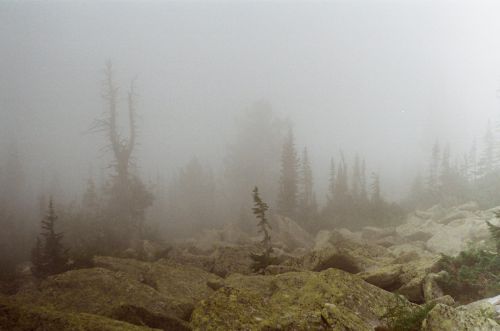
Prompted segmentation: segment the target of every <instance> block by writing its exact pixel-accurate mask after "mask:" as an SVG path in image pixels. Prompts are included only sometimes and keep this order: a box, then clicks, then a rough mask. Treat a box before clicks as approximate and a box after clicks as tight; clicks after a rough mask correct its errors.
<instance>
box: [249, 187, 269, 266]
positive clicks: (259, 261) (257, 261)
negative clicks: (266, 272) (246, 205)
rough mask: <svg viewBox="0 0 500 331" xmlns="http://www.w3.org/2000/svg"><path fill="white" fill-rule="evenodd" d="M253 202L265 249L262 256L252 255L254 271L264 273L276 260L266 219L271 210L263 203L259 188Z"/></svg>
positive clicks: (254, 194)
mask: <svg viewBox="0 0 500 331" xmlns="http://www.w3.org/2000/svg"><path fill="white" fill-rule="evenodd" d="M253 201H254V207H253V208H252V211H253V213H254V215H255V217H256V218H257V220H258V221H259V222H258V223H257V227H258V229H259V230H258V232H259V233H262V235H263V237H262V241H261V244H262V246H263V247H264V252H263V253H262V254H253V253H252V254H251V255H250V257H251V258H252V260H253V261H254V263H253V269H254V271H262V270H263V269H264V268H265V267H267V266H268V265H270V264H272V262H273V260H274V259H273V258H272V257H271V253H272V252H273V248H272V245H271V235H270V234H269V231H270V230H271V225H270V224H269V222H268V220H267V217H266V212H267V211H268V210H269V206H268V205H267V203H265V202H264V201H262V199H261V197H260V195H259V189H258V188H257V186H256V187H255V188H254V190H253Z"/></svg>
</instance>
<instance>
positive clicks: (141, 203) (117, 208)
mask: <svg viewBox="0 0 500 331" xmlns="http://www.w3.org/2000/svg"><path fill="white" fill-rule="evenodd" d="M104 76H105V77H104V78H105V79H104V83H103V94H102V97H103V99H104V102H105V104H106V110H105V112H104V114H103V118H101V119H98V120H96V121H95V123H94V127H93V129H94V131H99V132H103V133H104V134H105V137H106V139H107V141H108V145H107V148H108V149H109V150H110V151H111V152H112V155H113V161H112V163H111V166H112V167H113V169H114V171H115V172H114V174H113V175H112V176H111V178H110V180H109V182H108V183H107V186H106V191H107V193H108V196H109V200H108V203H107V214H108V215H107V216H106V219H107V222H108V228H107V230H106V235H107V236H109V242H110V245H111V246H112V248H111V250H120V249H123V248H124V247H126V246H128V245H130V244H131V240H133V239H139V238H141V237H142V235H143V225H144V224H143V223H144V213H145V209H146V208H148V207H149V206H151V205H152V203H153V195H152V194H151V192H149V190H148V189H147V188H146V186H145V185H144V184H143V183H142V181H141V179H140V178H139V176H138V174H137V173H136V171H132V170H133V169H134V168H133V167H134V165H135V164H134V163H133V162H132V160H133V152H134V150H135V147H136V140H137V121H136V97H137V95H136V92H135V86H134V82H135V80H132V83H131V84H130V89H129V91H128V92H127V115H128V137H127V138H125V137H123V136H122V135H121V133H120V132H119V128H118V120H117V119H118V91H119V88H118V86H117V85H116V83H115V80H114V72H113V68H112V65H111V62H108V63H107V64H106V68H105V70H104Z"/></svg>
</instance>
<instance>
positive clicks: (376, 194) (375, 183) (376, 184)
mask: <svg viewBox="0 0 500 331" xmlns="http://www.w3.org/2000/svg"><path fill="white" fill-rule="evenodd" d="M371 201H372V203H373V204H374V205H377V204H379V203H380V202H381V201H382V194H381V192H380V176H379V175H378V174H376V173H372V196H371Z"/></svg>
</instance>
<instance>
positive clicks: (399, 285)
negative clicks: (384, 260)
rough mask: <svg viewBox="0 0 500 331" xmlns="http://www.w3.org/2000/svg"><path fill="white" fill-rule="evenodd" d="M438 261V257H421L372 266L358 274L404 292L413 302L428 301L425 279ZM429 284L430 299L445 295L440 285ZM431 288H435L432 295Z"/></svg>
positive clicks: (382, 285)
mask: <svg viewBox="0 0 500 331" xmlns="http://www.w3.org/2000/svg"><path fill="white" fill-rule="evenodd" d="M437 262H438V259H437V258H421V259H418V260H414V261H411V262H408V263H405V264H388V265H385V266H381V267H378V268H372V269H370V270H368V271H364V272H361V273H359V274H358V275H359V276H360V277H361V278H362V279H364V280H365V281H366V282H368V283H370V284H373V285H375V286H378V287H380V288H383V289H384V290H387V291H394V292H397V293H399V294H402V295H404V296H405V297H406V298H407V299H408V300H410V301H412V302H415V303H423V302H424V301H427V300H424V293H425V289H424V286H425V284H426V283H425V280H426V279H427V277H428V275H429V274H430V273H431V272H432V271H435V270H436V266H437ZM430 281H431V280H429V282H430ZM427 285H428V293H427V294H428V300H431V299H434V298H437V297H440V296H442V295H443V293H442V292H438V289H439V287H431V285H432V284H427ZM436 286H437V284H436ZM431 289H432V290H435V293H432V297H431V293H430V291H431Z"/></svg>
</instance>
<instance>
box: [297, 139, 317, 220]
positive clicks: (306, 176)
mask: <svg viewBox="0 0 500 331" xmlns="http://www.w3.org/2000/svg"><path fill="white" fill-rule="evenodd" d="M313 185H314V184H313V173H312V168H311V163H310V161H309V155H308V153H307V148H304V151H303V152H302V159H301V168H300V185H299V188H300V190H299V199H298V200H299V206H298V211H297V215H298V217H299V219H298V221H299V222H300V223H301V225H303V226H304V227H305V228H307V229H311V225H312V224H311V222H312V221H313V220H314V219H315V218H316V216H317V215H316V214H317V204H316V197H315V194H314V187H313Z"/></svg>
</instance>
